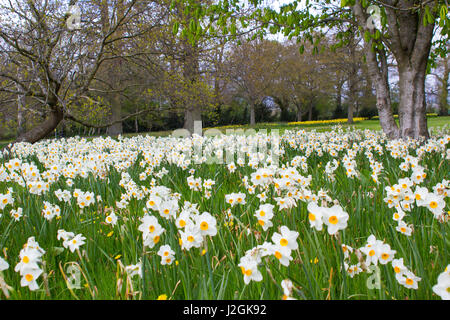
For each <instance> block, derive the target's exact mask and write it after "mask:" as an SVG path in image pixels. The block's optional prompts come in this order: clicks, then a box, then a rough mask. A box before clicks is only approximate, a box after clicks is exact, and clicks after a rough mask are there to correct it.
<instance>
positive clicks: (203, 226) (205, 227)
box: [200, 221, 208, 231]
mask: <svg viewBox="0 0 450 320" xmlns="http://www.w3.org/2000/svg"><path fill="white" fill-rule="evenodd" d="M200 229H201V230H203V231H206V230H208V223H207V222H206V221H203V222H202V223H201V224H200Z"/></svg>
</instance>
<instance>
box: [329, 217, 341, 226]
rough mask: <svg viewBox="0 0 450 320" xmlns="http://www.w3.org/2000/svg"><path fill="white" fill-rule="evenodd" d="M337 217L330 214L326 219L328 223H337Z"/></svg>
mask: <svg viewBox="0 0 450 320" xmlns="http://www.w3.org/2000/svg"><path fill="white" fill-rule="evenodd" d="M338 221H339V220H338V218H337V217H336V216H331V217H330V218H329V219H328V222H329V223H331V224H336V223H338Z"/></svg>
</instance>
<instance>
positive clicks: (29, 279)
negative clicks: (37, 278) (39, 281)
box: [25, 273, 33, 282]
mask: <svg viewBox="0 0 450 320" xmlns="http://www.w3.org/2000/svg"><path fill="white" fill-rule="evenodd" d="M25 279H26V280H27V281H28V282H30V281H32V280H33V275H32V274H29V273H27V274H26V275H25Z"/></svg>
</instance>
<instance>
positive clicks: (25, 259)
mask: <svg viewBox="0 0 450 320" xmlns="http://www.w3.org/2000/svg"><path fill="white" fill-rule="evenodd" d="M22 261H23V263H28V262H30V258H28V257H27V256H25V257H23V259H22Z"/></svg>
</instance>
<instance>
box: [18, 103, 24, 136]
mask: <svg viewBox="0 0 450 320" xmlns="http://www.w3.org/2000/svg"><path fill="white" fill-rule="evenodd" d="M24 133H25V96H24V95H19V96H18V97H17V130H16V135H17V137H20V136H21V135H23V134H24Z"/></svg>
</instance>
